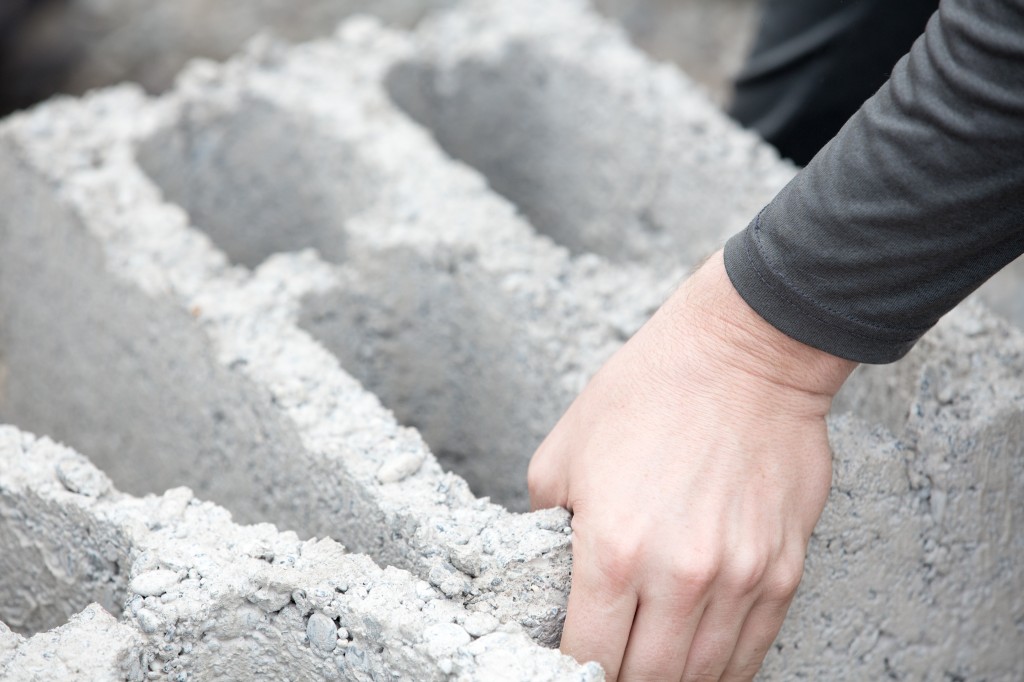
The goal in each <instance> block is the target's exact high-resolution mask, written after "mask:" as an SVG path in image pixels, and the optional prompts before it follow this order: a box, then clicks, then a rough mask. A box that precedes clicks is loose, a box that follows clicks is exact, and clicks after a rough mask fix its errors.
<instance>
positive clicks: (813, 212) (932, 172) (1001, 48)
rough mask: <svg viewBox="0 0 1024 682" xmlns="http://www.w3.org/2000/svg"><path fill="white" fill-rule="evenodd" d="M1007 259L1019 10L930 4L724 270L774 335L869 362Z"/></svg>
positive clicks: (1017, 226)
mask: <svg viewBox="0 0 1024 682" xmlns="http://www.w3.org/2000/svg"><path fill="white" fill-rule="evenodd" d="M826 87H842V83H830V84H826ZM1021 253H1024V0H943V2H942V3H941V4H940V7H939V11H938V12H937V13H936V14H935V15H934V16H933V17H932V19H931V20H930V21H929V23H928V26H927V29H926V30H925V34H924V36H923V37H922V38H921V39H919V40H918V41H917V42H916V43H915V44H914V47H913V49H912V50H911V52H910V54H909V55H908V56H907V57H904V58H903V59H902V60H901V61H900V62H899V64H897V66H896V68H895V69H894V70H893V74H892V77H891V78H890V79H889V81H888V82H887V83H886V84H885V85H884V86H883V87H882V88H881V90H879V91H878V92H877V93H876V94H875V95H874V96H873V97H872V98H871V99H870V100H868V101H867V103H865V105H864V106H863V107H862V108H861V109H860V110H859V111H858V112H857V113H856V114H855V115H854V116H853V117H852V118H851V119H850V121H849V122H848V123H847V124H846V126H844V127H843V129H842V130H841V131H840V132H839V134H838V135H837V136H836V137H835V138H834V139H833V140H832V141H831V142H830V143H829V144H828V145H827V146H826V147H825V148H824V149H822V151H821V152H820V153H819V154H818V155H817V156H816V157H815V158H814V159H813V160H812V161H811V163H810V164H809V165H808V166H807V167H806V168H805V169H804V170H803V171H802V172H801V173H800V174H799V175H797V177H796V178H794V180H793V181H792V182H791V183H790V184H789V185H788V186H787V187H786V188H784V189H783V190H782V191H781V192H780V193H779V194H778V196H776V197H775V199H774V200H773V201H772V202H771V203H770V204H769V205H768V206H767V207H766V208H765V209H764V210H763V211H762V212H761V213H760V215H758V217H757V218H756V219H755V220H754V221H753V222H752V223H751V225H750V226H748V227H747V229H746V230H744V231H743V232H740V233H739V234H737V235H736V236H734V237H733V238H732V239H730V240H729V242H728V243H727V244H726V248H725V263H726V268H727V271H728V273H729V277H730V279H731V281H732V282H733V285H734V286H735V287H736V289H737V290H738V291H739V293H740V295H741V296H742V297H743V298H744V300H746V301H747V303H749V304H750V305H751V307H753V308H754V310H756V311H757V312H758V314H760V315H761V316H762V317H764V318H765V319H766V320H767V321H768V322H770V323H771V324H772V325H774V326H775V327H776V328H778V329H779V330H781V331H782V332H784V333H786V334H787V335H789V336H791V337H793V338H795V339H797V340H799V341H802V342H804V343H806V344H808V345H811V346H814V347H816V348H819V349H821V350H824V351H827V352H829V353H832V354H834V355H838V356H840V357H844V358H847V359H851V360H856V361H860V362H870V363H884V362H891V361H893V360H896V359H898V358H900V357H901V356H902V355H904V354H905V353H906V352H907V351H909V350H910V348H911V347H912V346H913V345H914V343H915V342H916V341H917V340H918V339H919V338H920V337H921V335H922V334H924V332H926V331H927V330H928V329H929V328H931V327H932V326H933V325H934V324H935V323H936V322H937V321H938V319H939V318H940V317H942V315H944V314H945V313H946V312H948V311H949V310H950V309H952V308H953V307H954V306H955V305H956V304H957V303H959V302H960V301H961V300H962V299H963V298H964V297H966V296H967V295H968V294H970V293H971V292H972V291H973V290H974V289H976V288H977V287H978V286H980V285H981V284H982V283H983V282H984V281H985V280H986V279H987V278H988V277H990V276H991V275H993V274H994V273H995V272H997V271H998V270H999V269H1000V268H1002V267H1003V266H1004V265H1006V264H1007V263H1009V262H1010V261H1011V260H1013V259H1014V258H1016V257H1017V256H1018V255H1020V254H1021ZM1022 295H1024V292H1022Z"/></svg>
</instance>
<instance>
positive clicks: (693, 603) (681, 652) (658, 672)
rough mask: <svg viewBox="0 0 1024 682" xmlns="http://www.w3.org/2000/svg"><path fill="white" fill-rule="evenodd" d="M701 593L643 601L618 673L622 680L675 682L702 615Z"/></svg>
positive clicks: (642, 599) (634, 621)
mask: <svg viewBox="0 0 1024 682" xmlns="http://www.w3.org/2000/svg"><path fill="white" fill-rule="evenodd" d="M704 607H705V597H704V595H702V594H693V595H685V596H683V597H681V598H679V597H677V598H675V599H671V598H660V599H659V598H657V597H653V596H652V597H651V598H647V599H645V598H643V597H641V600H640V604H639V606H638V607H637V611H636V616H635V618H634V620H633V629H632V631H631V632H630V635H629V643H628V644H627V646H626V655H625V657H624V658H623V661H622V669H621V671H620V675H621V678H622V679H623V680H630V681H632V680H652V681H653V680H678V679H679V678H680V677H681V676H682V674H683V668H684V666H685V665H686V656H687V652H688V650H689V647H690V640H691V639H692V638H693V635H694V633H695V632H696V630H697V626H698V624H699V623H700V621H701V615H702V614H703V612H704Z"/></svg>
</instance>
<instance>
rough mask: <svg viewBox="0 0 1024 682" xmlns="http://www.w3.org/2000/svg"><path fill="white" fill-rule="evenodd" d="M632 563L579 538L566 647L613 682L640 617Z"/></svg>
mask: <svg viewBox="0 0 1024 682" xmlns="http://www.w3.org/2000/svg"><path fill="white" fill-rule="evenodd" d="M627 565H628V564H627V563H625V562H616V561H614V560H612V561H611V562H609V561H608V560H607V557H605V558H603V559H602V558H601V557H599V556H598V555H597V552H593V551H591V550H590V548H589V547H587V546H586V543H585V541H584V540H583V539H581V538H579V537H578V535H574V539H573V574H572V589H571V591H570V592H569V606H568V610H567V614H566V617H565V628H564V630H563V631H562V643H561V649H562V652H563V653H566V654H569V655H570V656H572V657H574V658H575V659H576V660H577V661H581V662H585V661H597V662H599V663H600V664H601V665H602V666H603V667H604V669H605V673H606V675H607V679H608V681H609V682H615V680H616V679H618V676H619V669H620V667H621V664H622V655H623V652H624V651H625V650H626V643H627V641H628V640H629V632H630V629H631V627H632V625H633V617H634V615H635V614H636V606H637V595H636V591H635V589H634V588H633V585H632V584H631V583H630V582H629V580H628V575H629V573H628V571H626V570H619V569H620V568H624V567H625V566H627Z"/></svg>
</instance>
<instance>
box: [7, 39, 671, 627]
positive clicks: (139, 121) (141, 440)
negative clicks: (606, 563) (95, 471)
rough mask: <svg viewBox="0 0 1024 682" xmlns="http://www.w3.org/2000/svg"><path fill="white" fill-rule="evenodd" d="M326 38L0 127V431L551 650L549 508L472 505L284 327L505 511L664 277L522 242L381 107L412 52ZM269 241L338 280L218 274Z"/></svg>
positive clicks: (560, 540)
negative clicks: (428, 587) (387, 570)
mask: <svg viewBox="0 0 1024 682" xmlns="http://www.w3.org/2000/svg"><path fill="white" fill-rule="evenodd" d="M350 33H351V35H350V38H349V39H348V40H341V41H337V42H334V43H322V44H314V45H310V46H308V47H305V48H300V49H298V50H296V51H294V52H281V53H278V52H276V51H275V50H274V49H272V48H266V49H263V50H261V51H257V53H256V54H255V55H253V56H250V57H249V58H247V59H244V60H241V61H239V62H237V63H235V64H233V65H229V66H228V67H225V68H223V69H218V68H212V67H204V66H200V67H197V68H196V69H195V70H194V71H193V72H192V74H191V75H190V76H188V77H186V78H185V79H184V81H183V84H182V86H181V88H180V90H179V91H178V92H177V93H175V94H172V95H171V96H169V97H168V98H166V99H163V100H160V101H148V100H146V99H145V98H143V97H141V96H140V95H139V94H138V93H136V92H134V91H132V90H130V89H122V90H118V91H112V92H110V93H107V94H104V95H100V96H97V97H94V98H92V99H90V100H87V101H85V102H82V103H71V102H68V103H64V104H61V105H54V106H51V107H45V108H42V109H40V110H38V111H36V112H34V113H33V114H31V115H28V116H25V117H20V118H17V119H14V120H12V121H11V122H10V123H9V125H8V126H7V127H6V130H5V131H4V142H5V144H7V145H8V149H9V150H10V151H11V153H10V154H8V155H6V156H5V158H6V159H7V163H8V164H9V168H8V169H7V170H6V173H7V175H8V177H10V178H11V180H10V182H8V183H6V186H5V188H4V190H3V191H4V192H5V195H6V197H10V201H9V202H8V204H9V205H12V206H14V205H17V206H18V208H16V209H14V210H13V211H12V213H11V214H10V215H8V216H6V217H5V218H6V223H5V226H4V232H3V234H4V239H5V247H6V248H5V250H4V253H5V255H6V257H7V261H6V262H5V263H4V268H3V272H2V274H0V278H2V279H0V281H2V282H3V286H2V289H3V291H5V292H8V293H7V294H5V295H4V296H3V298H2V299H0V303H2V306H3V308H2V313H3V316H4V318H5V319H9V320H12V324H11V325H10V326H8V327H7V328H6V329H5V333H4V336H3V355H4V362H5V365H6V367H7V377H6V380H5V383H6V389H5V391H4V399H3V404H2V406H0V410H2V411H0V414H2V415H3V418H4V419H6V420H8V421H13V422H16V423H18V424H21V425H24V426H26V427H27V428H33V429H35V430H37V431H40V432H47V433H52V434H54V435H55V436H57V437H60V438H62V439H64V440H66V441H68V442H70V443H72V444H73V445H75V446H76V447H79V448H81V449H82V450H86V451H90V452H93V453H96V454H95V459H96V461H97V462H99V463H100V465H101V466H102V468H103V469H104V470H105V471H107V472H109V473H110V475H111V476H112V477H113V478H114V480H115V481H117V482H118V483H119V485H123V486H125V487H126V488H127V489H129V490H131V491H133V492H152V491H160V490H163V489H164V488H166V487H167V486H168V485H173V484H178V483H183V484H188V485H190V486H192V487H193V488H195V489H196V490H197V491H198V493H199V494H201V495H203V496H205V497H209V498H211V499H214V500H216V501H218V502H220V503H223V504H224V505H226V506H228V507H229V508H231V509H232V510H233V512H234V513H236V514H238V515H239V518H241V519H244V520H273V521H275V522H277V523H280V524H282V525H284V526H286V527H290V528H294V529H296V530H297V531H298V532H300V533H303V534H307V535H308V534H315V535H331V536H333V537H338V538H341V539H342V540H343V541H344V542H345V543H346V544H348V545H349V546H351V547H353V548H354V549H357V550H360V551H366V552H368V553H370V554H372V555H373V556H374V557H375V558H377V559H378V560H380V561H381V562H382V563H385V564H388V565H397V566H403V567H407V568H409V569H410V570H414V571H416V572H417V573H418V574H419V575H421V576H423V577H425V578H427V579H429V580H431V581H432V582H433V583H434V584H436V585H438V586H440V587H441V589H442V590H444V591H445V593H446V594H448V595H449V596H452V597H458V598H461V599H463V600H474V601H477V602H479V601H487V602H488V603H490V604H491V605H492V606H493V607H494V608H495V609H498V611H499V612H500V614H501V615H502V617H503V618H504V617H510V618H513V619H515V620H518V621H519V622H521V623H523V624H524V625H526V626H527V627H528V628H529V629H530V632H531V634H532V635H533V636H535V637H536V638H537V639H538V640H539V641H542V642H545V643H548V644H553V643H554V642H556V641H557V636H558V635H557V633H558V630H559V627H560V626H559V623H560V620H561V618H562V616H563V609H564V600H565V594H566V591H567V589H568V584H569V563H568V560H569V553H568V542H569V538H568V534H567V530H568V529H567V519H566V516H565V514H564V512H561V513H560V512H554V511H548V512H543V513H539V514H532V515H518V514H510V513H508V512H507V511H506V510H505V509H502V508H500V507H498V506H495V505H490V504H488V503H487V502H486V501H485V500H477V499H476V498H474V497H473V496H472V495H471V494H470V492H469V490H468V489H467V488H466V485H465V484H464V483H463V481H462V480H461V479H460V478H457V477H453V476H451V475H450V474H445V473H444V472H443V471H442V469H441V467H440V466H439V465H438V463H437V461H436V460H435V459H434V458H433V457H432V456H430V454H429V452H428V451H427V449H426V447H425V446H424V444H423V443H422V441H421V440H420V439H419V436H418V435H417V433H416V432H414V431H411V430H409V429H404V428H402V427H400V426H399V425H398V424H397V423H396V422H395V421H394V419H393V418H392V417H391V415H390V414H389V413H388V412H386V411H385V410H383V409H381V406H380V405H379V403H378V402H377V400H376V399H375V398H374V397H373V396H372V395H371V394H369V393H367V392H365V391H364V390H363V389H362V388H360V386H358V385H357V384H356V383H355V382H354V381H353V380H352V379H351V378H350V377H349V376H348V375H347V374H345V373H344V372H343V371H342V370H341V369H340V368H339V367H338V361H337V359H336V358H335V357H333V356H331V355H330V354H328V353H327V352H326V351H325V350H324V349H323V348H321V347H319V346H318V345H316V344H315V343H314V342H313V340H312V339H311V337H310V336H309V335H307V334H306V333H305V332H303V331H302V329H300V327H299V325H300V323H301V324H302V325H303V326H304V327H306V328H307V329H309V330H310V331H311V332H312V333H314V334H315V335H316V336H317V337H319V338H321V339H323V340H324V341H325V343H326V344H327V345H329V346H331V347H332V348H333V349H335V350H336V351H337V353H338V355H339V356H340V357H341V358H342V359H343V360H345V361H346V363H345V364H346V366H352V367H354V368H355V367H358V368H360V369H357V371H358V372H360V374H362V377H361V378H364V379H366V380H367V381H368V383H370V388H372V389H374V390H379V391H380V393H381V394H382V396H384V397H385V399H388V400H389V402H393V404H394V406H395V409H396V410H398V411H399V412H400V413H402V414H404V415H405V416H406V417H407V420H408V421H409V422H410V423H417V421H418V420H422V423H421V424H420V425H422V427H423V429H424V431H425V432H426V433H427V434H428V437H430V438H431V439H434V440H435V441H436V443H437V445H436V446H435V447H436V449H437V450H438V451H439V452H441V453H442V454H444V455H445V461H446V463H449V464H452V465H453V466H455V467H456V468H458V469H459V470H460V471H465V472H466V473H467V475H468V476H469V477H471V478H474V479H475V482H477V483H479V485H480V486H481V488H482V491H483V492H486V493H492V494H494V495H495V497H496V498H499V499H500V500H501V501H503V502H506V503H508V504H509V505H510V506H511V507H512V508H513V509H523V508H524V507H525V469H526V463H527V460H528V457H529V455H530V454H531V453H532V450H533V448H534V447H535V446H536V445H537V444H538V443H539V441H540V439H541V437H542V436H543V435H544V433H545V432H546V431H547V430H548V429H549V428H550V427H551V426H552V425H553V423H554V421H555V419H557V417H558V415H559V414H560V413H561V411H562V410H563V409H564V408H565V406H566V405H567V404H568V402H569V400H571V398H572V396H573V395H574V394H575V393H576V392H577V391H578V390H579V389H580V388H581V387H582V385H583V383H584V381H585V379H586V377H587V376H588V375H589V373H590V372H592V371H593V370H594V369H596V367H597V366H598V365H599V364H600V362H601V361H602V360H603V359H604V358H605V357H607V355H608V354H610V353H611V352H612V351H613V350H614V348H615V347H616V346H617V345H618V344H619V343H621V342H622V340H624V339H625V338H626V337H628V335H629V334H630V333H631V332H632V331H633V330H634V329H635V328H636V326H638V325H639V324H640V322H641V321H642V320H643V319H644V317H645V316H646V315H648V314H649V313H650V312H651V311H652V310H653V309H654V308H655V307H656V305H657V304H658V302H659V301H660V299H661V297H662V296H663V295H664V294H665V293H666V292H667V291H668V290H669V286H670V281H671V280H667V279H665V278H660V277H656V276H654V275H652V274H649V273H648V272H646V271H645V270H643V269H640V268H637V267H628V268H627V267H621V268H619V267H611V266H609V265H607V264H605V263H603V262H602V261H600V259H595V258H593V257H590V258H579V259H570V258H569V257H568V254H567V253H566V252H565V251H564V250H562V249H560V248H557V247H555V246H554V245H552V244H551V243H550V242H549V241H547V240H545V239H542V238H538V237H536V236H535V235H534V234H533V233H532V230H531V229H530V228H529V226H528V225H527V224H526V223H525V222H522V221H521V220H519V219H518V218H516V216H515V211H514V209H513V208H512V207H511V206H510V205H509V204H507V203H506V202H504V201H503V200H501V199H500V198H498V197H495V196H493V195H492V194H491V193H490V192H489V191H488V190H487V188H486V185H485V183H484V182H483V181H482V180H481V178H480V177H479V176H478V175H476V174H475V173H472V172H469V171H468V170H466V169H465V168H463V167H460V166H458V165H457V164H453V163H452V162H450V161H448V160H446V159H445V157H444V156H443V154H442V153H441V152H440V151H439V150H438V149H437V147H436V146H435V145H433V143H432V142H431V141H430V139H429V137H428V136H427V135H426V134H425V133H424V132H423V131H422V130H421V129H419V128H418V127H417V126H415V125H414V124H413V123H412V122H410V121H409V120H408V119H407V118H406V117H405V116H404V115H402V114H401V113H400V112H399V111H398V109H397V108H395V107H394V106H393V105H391V104H390V103H389V102H390V101H389V100H388V98H387V95H386V92H385V89H384V87H383V86H384V82H385V71H386V69H388V68H390V67H391V66H392V65H393V64H394V61H395V59H397V58H398V57H399V56H403V55H408V54H409V52H410V51H411V50H412V45H411V43H409V42H408V41H407V40H401V39H399V38H397V37H395V36H387V35H384V34H381V35H378V34H377V32H376V31H374V30H372V29H369V28H368V27H367V26H366V25H363V26H362V28H360V26H359V25H357V26H356V27H355V28H354V29H353V30H352V31H351V32H350ZM281 134H285V135H287V136H289V137H292V139H293V140H294V141H295V144H294V145H293V146H290V147H288V148H287V149H286V148H285V147H283V146H281V145H274V144H271V142H272V141H274V140H278V139H279V136H280V135H281ZM275 148H276V149H278V150H280V153H278V152H274V151H272V150H273V149H275ZM343 163H344V164H345V165H344V168H346V169H347V170H339V165H340V164H343ZM154 181H155V182H154ZM155 183H158V184H155ZM57 185H59V186H60V187H61V189H60V190H59V191H56V190H55V187H56V186H57ZM161 193H162V194H161ZM6 197H5V198H6ZM15 197H18V201H15V200H14V198H15ZM165 197H166V198H167V199H173V200H175V201H177V203H178V204H179V205H180V206H181V207H184V208H186V209H188V211H189V213H190V214H191V216H192V218H191V220H190V218H189V217H188V216H186V215H185V214H184V213H183V212H182V210H181V208H179V207H178V206H176V205H172V204H169V203H167V202H166V201H165V200H164V198H165ZM339 202H340V203H339ZM190 224H192V225H195V226H196V227H195V228H194V227H190ZM281 225H285V226H287V225H291V226H293V227H292V228H291V229H289V228H288V227H285V228H283V230H282V229H281V228H279V226H281ZM197 228H205V229H206V230H208V232H209V234H210V236H211V237H212V238H213V240H214V241H215V242H216V243H217V244H219V245H221V248H222V249H223V251H220V250H217V249H215V248H213V245H211V243H210V242H209V241H207V239H206V238H205V237H204V236H203V234H202V232H201V231H200V229H197ZM232 230H234V233H233V232H232ZM240 230H245V231H244V232H241V231H240ZM282 231H283V232H284V233H285V234H284V235H283V236H282V234H280V233H281V232H282ZM243 235H244V236H243ZM290 246H294V247H295V248H304V247H309V246H313V247H317V248H319V249H322V250H323V251H324V253H325V255H326V257H327V258H329V259H331V260H334V261H340V263H336V264H332V263H324V262H321V261H320V260H319V259H318V258H317V257H316V256H313V255H311V254H306V255H298V256H295V255H292V256H278V257H276V258H274V259H272V260H271V261H269V262H267V263H266V264H265V265H264V266H263V267H261V268H259V270H258V271H256V272H255V273H253V272H251V271H249V270H248V269H244V268H241V267H231V266H229V264H228V259H227V258H226V257H225V255H224V254H227V256H228V257H231V258H232V259H234V260H235V261H236V262H240V263H247V264H250V265H253V264H256V263H258V262H260V260H262V259H263V258H265V257H266V256H268V255H270V254H271V253H274V252H276V251H280V250H285V249H288V248H289V247H290ZM22 254H24V255H22ZM15 292H16V294H15ZM43 301H45V302H46V303H45V305H43V304H41V302H43ZM424 311H425V312H424ZM410 315H415V318H413V319H410V317H409V316H410ZM353 327H355V331H353ZM394 329H398V330H399V331H397V332H396V331H394ZM367 353H369V354H370V356H371V361H369V362H368V361H366V360H365V355H366V354H367ZM442 363H444V364H442ZM445 367H446V368H448V369H444V368H445ZM375 372H376V373H377V374H375ZM460 376H465V377H467V380H466V381H464V382H462V386H458V383H457V381H456V377H460ZM456 389H457V390H456ZM491 427H493V428H494V432H493V433H492V432H490V431H489V429H490V428H491ZM124 451H132V452H142V453H147V454H148V455H149V457H151V461H149V462H147V465H146V466H139V463H138V462H137V461H131V460H129V459H127V458H125V457H123V456H122V455H121V453H122V452H124ZM460 460H461V463H460ZM526 597H529V598H526Z"/></svg>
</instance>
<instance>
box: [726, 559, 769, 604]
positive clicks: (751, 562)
mask: <svg viewBox="0 0 1024 682" xmlns="http://www.w3.org/2000/svg"><path fill="white" fill-rule="evenodd" d="M768 564H769V557H768V553H767V552H764V551H761V550H759V549H748V550H743V551H739V552H737V553H736V554H735V555H733V556H732V557H731V558H730V561H729V566H728V569H727V570H726V571H725V576H724V580H725V581H726V583H727V585H728V587H729V588H731V589H732V590H735V591H737V592H741V593H743V594H747V593H749V592H753V591H754V590H756V589H757V588H758V587H760V586H761V584H762V583H763V582H764V579H765V575H766V574H767V572H768Z"/></svg>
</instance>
